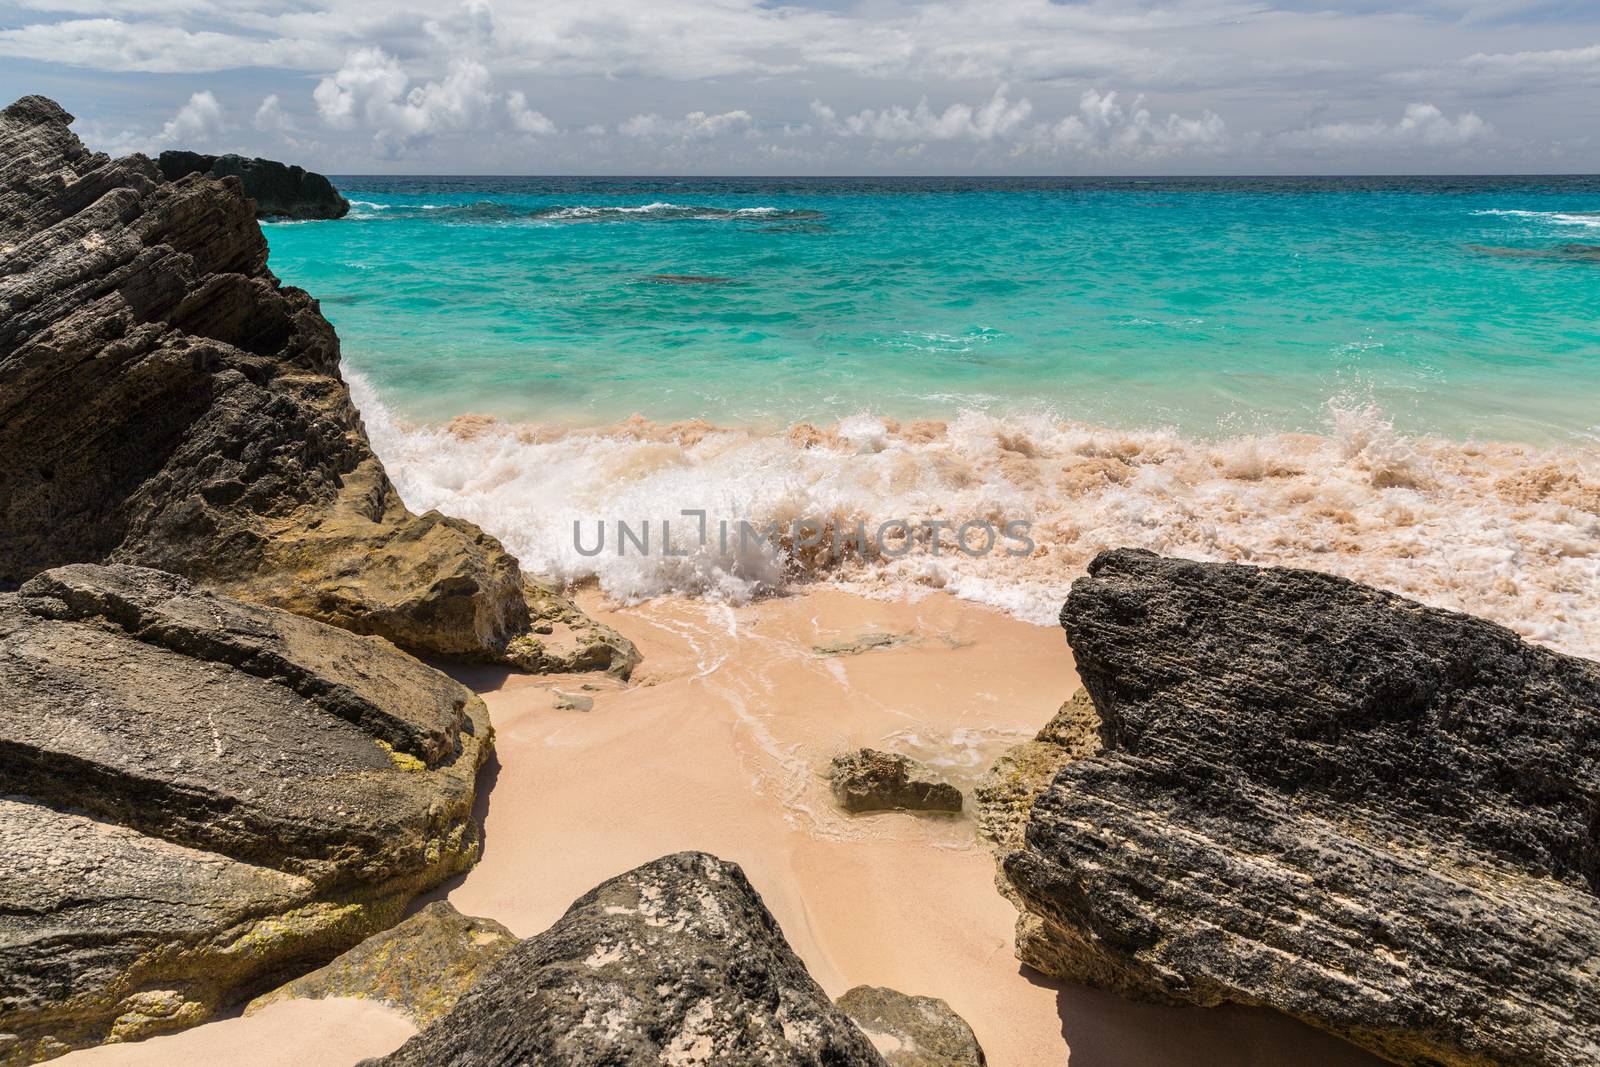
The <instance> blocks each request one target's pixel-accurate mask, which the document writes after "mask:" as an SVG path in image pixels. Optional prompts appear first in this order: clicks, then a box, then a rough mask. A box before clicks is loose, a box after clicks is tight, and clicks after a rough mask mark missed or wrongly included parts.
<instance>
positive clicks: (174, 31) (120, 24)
mask: <svg viewBox="0 0 1600 1067" xmlns="http://www.w3.org/2000/svg"><path fill="white" fill-rule="evenodd" d="M0 56H12V57H15V58H18V59H33V60H40V61H43V62H52V63H63V64H66V65H68V66H74V67H89V68H92V69H95V70H109V71H146V72H150V73H156V74H209V73H212V72H214V71H219V70H230V69H234V68H238V67H304V66H307V65H316V64H318V63H319V61H320V62H322V63H326V62H327V58H326V57H327V50H326V49H325V48H324V47H322V46H319V45H314V44H310V43H308V42H305V41H298V40H288V39H284V38H278V37H274V38H267V39H262V38H259V37H254V36H250V35H241V34H233V33H217V32H215V31H210V30H202V31H193V32H191V31H189V30H186V29H183V28H181V27H178V26H168V25H164V24H162V23H159V22H144V21H139V22H125V21H123V20H121V19H113V18H95V19H68V20H66V21H64V22H55V23H47V22H41V23H33V24H32V25H28V26H21V27H18V28H16V29H9V30H0Z"/></svg>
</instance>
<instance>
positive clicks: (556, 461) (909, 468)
mask: <svg viewBox="0 0 1600 1067" xmlns="http://www.w3.org/2000/svg"><path fill="white" fill-rule="evenodd" d="M348 377H349V378H350V382H351V390H352V392H353V393H354V394H355V397H356V400H357V402H358V404H359V405H360V407H361V410H362V412H363V414H364V417H365V420H366V423H367V427H368V430H369V432H370V434H371V437H372V442H373V446H374V448H375V449H376V450H377V452H378V454H379V455H380V456H381V457H382V458H383V461H384V463H385V464H386V465H387V467H388V469H389V473H390V475H391V476H392V477H393V479H394V480H395V482H396V484H397V485H398V486H399V488H400V490H401V492H402V494H403V495H404V497H405V499H406V502H407V503H408V504H409V505H410V506H411V507H412V508H414V509H417V510H423V509H427V508H439V509H440V510H442V511H445V512H447V513H450V514H454V515H460V516H462V517H463V518H467V519H470V520H472V521H474V522H476V523H478V524H479V525H481V526H483V527H484V528H485V529H486V530H488V531H490V532H491V533H493V534H495V535H496V536H497V537H499V538H500V539H501V540H502V541H504V542H505V543H506V545H507V546H508V547H509V548H510V549H511V550H512V551H513V552H515V553H516V554H517V555H518V556H519V557H520V558H521V560H522V561H523V563H524V565H525V566H526V567H527V568H528V569H529V570H530V571H534V572H542V573H545V574H550V575H554V576H557V577H559V578H563V579H566V580H569V581H582V580H586V579H594V580H597V581H598V582H599V584H600V587H601V588H602V589H603V590H604V591H605V592H607V593H608V594H609V595H611V596H613V597H616V598H618V599H622V600H636V599H642V598H647V597H650V596H654V595H658V594H664V593H672V592H677V593H687V594H695V595H704V596H709V597H714V598H722V599H727V600H733V601H742V600H745V599H748V598H751V597H755V596H759V595H762V594H764V593H769V592H774V591H781V590H783V589H785V588H787V587H789V586H791V585H793V584H795V583H799V582H806V581H816V580H823V581H829V582H835V583H842V584H845V585H847V586H849V587H851V588H853V589H856V590H859V591H865V592H869V593H884V594H890V593H897V592H903V591H905V590H917V589H945V590H948V591H950V592H952V593H954V594H956V595H958V596H961V597H964V598H967V599H970V600H975V601H980V602H983V603H986V604H989V605H992V606H995V607H998V608H1001V609H1003V610H1005V611H1007V612H1010V613H1012V614H1014V615H1016V616H1018V617H1020V618H1024V619H1028V620H1031V621H1034V622H1039V623H1049V622H1052V621H1053V620H1054V619H1055V616H1056V613H1057V612H1058V611H1059V609H1060V606H1061V603H1062V600H1063V598H1064V597H1065V594H1066V591H1067V587H1068V586H1069V584H1070V583H1071V581H1072V580H1073V578H1075V577H1077V576H1078V575H1080V574H1082V573H1083V572H1084V569H1085V566H1086V564H1087V563H1088V561H1089V560H1090V559H1091V558H1093V556H1094V555H1095V554H1096V553H1097V552H1099V551H1100V550H1102V549H1105V548H1111V547H1118V546H1124V545H1132V546H1138V547H1143V548H1149V549H1152V550H1154V551H1157V552H1161V553H1165V554H1170V555H1177V556H1186V557H1190V558H1194V559H1205V560H1239V561H1245V562H1251V563H1258V564H1284V565H1291V566H1304V567H1312V568H1316V569H1318V570H1323V571H1330V572H1333V573H1335V574H1342V575H1345V576H1347V577H1350V578H1354V579H1357V580H1359V581H1364V582H1368V583H1371V584H1373V585H1377V586H1380V587H1383V588H1387V589H1391V590H1394V591H1395V592H1398V593H1402V594H1404V595H1407V596H1410V597H1414V598H1416V599H1418V600H1421V601H1423V602H1424V603H1428V604H1433V605H1436V606H1439V607H1445V608H1452V609H1456V610H1462V611H1469V612H1472V613H1474V614H1477V615H1481V616H1484V617H1486V618H1489V619H1493V620H1495V621H1497V622H1500V623H1503V624H1505V625H1508V626H1510V627H1512V628H1513V629H1515V630H1517V631H1518V632H1519V633H1521V634H1523V635H1524V636H1526V637H1528V638H1530V639H1532V640H1536V641H1539V642H1541V643H1544V644H1548V645H1551V646H1554V647H1557V648H1560V649H1563V650H1565V651H1569V652H1573V653H1577V654H1581V655H1587V656H1600V598H1597V597H1596V590H1597V589H1600V449H1593V448H1589V447H1571V448H1553V449H1540V448H1534V447H1531V446H1525V445H1514V444H1475V443H1463V442H1457V441H1447V440H1443V439H1439V438H1422V437H1407V436H1404V435H1402V434H1399V433H1397V432H1396V431H1395V430H1394V429H1393V427H1392V426H1391V425H1390V424H1389V422H1388V421H1387V420H1386V419H1385V418H1384V417H1383V416H1382V414H1381V413H1380V412H1378V411H1376V410H1375V409H1373V408H1371V407H1361V406H1350V407H1341V406H1337V405H1332V406H1330V408H1329V411H1328V425H1327V432H1326V433H1323V434H1317V435H1312V434H1277V435H1264V436H1238V437H1232V438H1228V439H1223V440H1214V441H1211V440H1198V439H1193V438H1187V437H1184V436H1181V435H1179V434H1176V433H1173V432H1166V431H1141V432H1124V431H1118V430H1112V429H1106V428H1103V427H1095V426H1088V425H1083V424H1079V423H1072V422H1061V421H1057V420H1054V419H1051V418H1048V417H1043V416H1039V417H1009V418H995V417H992V416H989V415H985V414H979V413H974V412H966V413H963V414H961V415H959V416H957V417H955V418H951V419H948V420H934V419H929V420H921V421H896V420H892V419H885V418H876V417H870V416H858V417H854V418H849V419H845V420H843V421H841V422H839V423H837V424H834V425H832V426H813V425H810V424H806V423H801V424H798V425H795V426H792V427H788V428H787V429H785V430H782V431H757V430H750V429H734V428H728V427H719V426H714V425H711V424H709V423H705V422H700V421H692V422H683V423H671V424H662V423H653V422H649V421H646V420H644V419H642V418H638V417H635V418H633V419H630V420H626V421H624V422H622V423H619V424H617V425H614V426H611V427H607V428H603V429H572V428H569V427H556V426H545V425H517V424H511V423H506V422H502V421H500V420H497V419H494V418H491V417H487V416H470V415H469V416H461V417H458V418H456V419H454V420H452V421H451V422H450V423H449V424H448V425H444V426H437V425H435V426H406V425H402V424H401V423H399V422H397V421H396V420H395V419H394V417H393V416H392V415H391V414H390V413H389V412H388V411H387V410H386V409H385V408H384V406H383V404H382V403H381V401H380V400H379V399H378V397H377V396H376V395H375V394H374V392H373V390H372V388H371V387H370V385H369V383H367V382H366V381H365V380H364V379H363V378H361V377H360V376H359V375H356V374H349V375H348ZM685 509H703V510H705V511H706V512H707V514H708V521H709V523H710V525H711V528H712V529H713V530H715V528H716V526H717V524H718V522H719V520H727V521H729V522H730V523H735V524H736V523H738V522H739V521H740V520H743V521H747V522H749V523H751V524H752V525H753V526H757V527H764V526H765V525H766V524H768V523H772V522H778V523H791V522H794V521H795V520H797V519H801V518H811V517H818V518H821V519H823V520H824V521H825V522H826V523H828V524H829V525H830V526H831V528H832V529H834V530H843V531H849V530H853V529H854V528H855V525H856V523H858V522H862V523H865V524H866V525H867V527H868V528H869V529H872V528H875V527H876V526H877V524H879V523H882V522H885V521H888V520H891V519H905V520H910V521H912V522H919V523H920V522H926V521H928V520H933V519H939V520H944V521H947V522H952V523H961V522H965V521H969V520H987V521H989V522H991V523H995V524H996V525H998V524H1000V523H1003V522H1007V521H1011V520H1023V521H1026V522H1028V523H1031V531H1030V533H1031V537H1032V539H1033V540H1034V541H1035V542H1036V544H1037V547H1036V548H1035V549H1034V550H1033V552H1032V553H1031V554H1028V555H1025V556H1010V555H1007V554H1005V553H1004V552H999V551H996V552H994V553H991V554H989V555H984V556H977V557H974V556H967V555H963V554H961V553H959V552H956V551H954V549H953V542H951V541H950V540H949V536H950V532H951V531H950V530H946V531H945V532H944V540H943V542H942V551H941V552H939V553H938V554H935V553H934V552H933V551H932V548H933V546H932V545H931V544H930V543H928V542H926V541H924V542H922V543H920V544H918V545H916V546H914V548H913V550H911V551H907V552H906V554H905V555H903V556H900V557H898V558H891V557H889V556H887V555H884V554H882V553H878V552H876V551H870V550H869V551H868V552H866V553H860V552H849V551H847V552H845V553H843V554H842V558H841V557H834V556H832V555H831V554H827V553H820V554H819V553H818V552H817V551H816V550H807V549H805V548H800V547H785V546H784V545H782V544H780V545H776V546H774V545H768V544H763V543H759V542H758V543H755V544H749V545H745V546H741V545H739V544H738V542H737V541H734V542H732V543H731V544H729V545H728V547H727V549H726V550H724V548H723V546H722V545H720V544H719V543H718V538H717V537H716V536H715V534H713V535H712V536H711V537H710V538H709V543H707V544H706V545H705V546H704V547H700V548H695V547H694V546H693V544H692V540H693V539H692V538H691V539H690V540H691V544H690V546H689V548H690V549H691V550H690V551H689V552H688V554H686V555H683V556H673V557H667V556H664V555H662V554H661V553H660V551H659V548H658V550H657V552H656V553H655V554H653V555H649V556H644V555H641V554H639V553H638V552H636V551H635V552H631V553H629V554H628V555H621V556H619V555H618V554H617V552H616V550H615V545H614V544H613V543H610V542H608V543H607V545H606V549H605V551H604V552H602V553H601V554H600V555H597V556H585V555H583V554H581V553H580V552H578V551H577V549H576V547H575V544H574V523H575V522H581V523H582V524H583V530H584V531H585V533H584V542H585V547H587V548H592V547H593V545H592V542H593V540H594V534H593V532H594V530H595V523H596V522H598V521H600V520H605V521H607V522H608V523H614V522H615V521H616V520H618V519H621V520H625V521H627V522H628V523H630V524H631V525H633V526H635V527H637V526H638V525H640V524H641V523H643V522H644V521H646V520H648V521H650V522H651V523H652V524H659V522H660V521H661V520H668V521H670V522H672V523H673V524H674V526H675V528H676V529H677V530H678V531H679V533H677V534H675V535H674V536H675V537H682V536H683V534H682V531H685V530H688V529H691V528H692V526H693V523H694V521H695V520H691V519H686V518H684V517H682V516H681V515H680V512H682V511H683V510H685ZM658 529H659V526H658ZM846 540H847V542H848V535H846ZM679 547H680V548H682V547H683V546H682V544H681V543H680V546H679Z"/></svg>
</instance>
